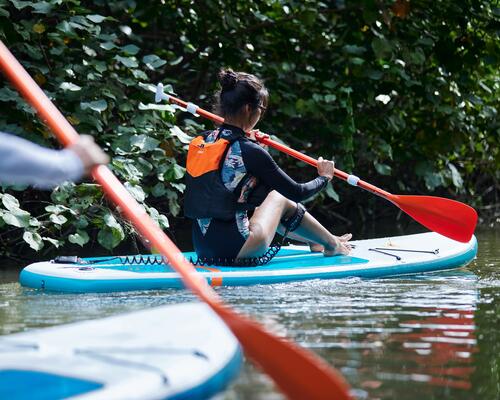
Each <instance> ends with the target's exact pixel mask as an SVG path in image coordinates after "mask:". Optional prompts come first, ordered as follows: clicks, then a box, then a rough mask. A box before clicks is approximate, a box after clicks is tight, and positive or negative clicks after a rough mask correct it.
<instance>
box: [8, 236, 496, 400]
mask: <svg viewBox="0 0 500 400" xmlns="http://www.w3.org/2000/svg"><path fill="white" fill-rule="evenodd" d="M477 237H478V240H479V254H478V258H477V260H475V261H474V262H473V263H472V264H471V265H470V266H469V267H468V268H465V269H461V270H457V271H451V272H446V273H437V274H430V275H421V276H416V277H411V278H408V277H405V278H402V279H378V280H360V279H343V280H332V281H320V280H314V281H306V282H300V283H288V284H277V285H259V286H251V287H230V288H218V289H217V291H218V292H219V294H220V295H221V296H222V297H223V298H224V300H225V301H226V302H228V303H229V304H231V305H233V306H234V307H235V308H237V309H238V310H241V311H243V312H245V313H248V314H250V315H252V316H254V317H255V318H256V319H258V320H259V321H261V322H262V323H264V324H265V325H266V326H267V327H268V328H269V329H270V330H272V331H274V332H276V333H277V334H280V335H287V336H288V337H290V338H293V339H294V340H296V341H297V342H298V343H300V344H301V345H303V346H305V347H307V348H309V349H311V350H313V351H315V352H317V353H318V354H319V355H320V356H321V357H323V358H324V359H325V360H327V361H328V362H329V363H331V364H332V365H334V366H335V367H336V368H338V369H339V370H340V371H341V372H342V374H343V375H344V376H345V377H346V378H347V380H348V381H349V382H350V384H351V385H352V387H353V388H354V393H355V395H356V396H357V397H358V398H359V399H400V400H413V399H415V400H416V399H422V398H425V399H459V400H460V399H498V398H500V377H499V374H500V368H499V364H500V345H499V335H498V332H497V331H498V327H499V326H500V301H499V300H500V272H499V271H500V232H499V231H498V230H484V231H481V230H480V231H479V232H478V233H477ZM193 299H194V298H193V296H192V295H190V294H189V293H188V292H186V291H179V290H163V291H147V292H126V293H111V294H79V295H73V294H52V293H44V292H40V291H36V290H31V289H26V288H21V287H20V286H19V284H18V283H17V271H16V270H12V269H7V270H2V269H0V334H8V333H13V332H19V331H25V330H28V329H32V328H37V327H46V326H53V325H59V324H63V323H67V322H73V321H80V320H86V319H92V318H100V317H104V316H108V315H113V314H117V313H121V312H125V311H132V310H139V309H144V308H149V307H154V306H159V305H162V304H166V303H179V302H185V301H191V300H193ZM172 329H175V327H172ZM200 334H202V332H200ZM220 398H221V399H280V398H282V396H281V395H280V394H279V392H277V391H276V389H275V388H274V387H273V385H272V383H271V382H270V380H269V379H268V378H267V377H265V376H264V375H263V374H261V373H260V372H258V371H257V370H256V369H255V368H254V367H253V366H251V365H250V364H249V363H246V364H245V366H244V368H243V371H242V374H241V375H240V377H239V378H238V380H237V381H236V382H235V383H234V384H233V385H231V387H230V388H229V389H228V391H226V393H224V394H223V395H221V396H220Z"/></svg>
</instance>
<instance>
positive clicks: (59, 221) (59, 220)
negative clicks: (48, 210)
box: [49, 214, 68, 225]
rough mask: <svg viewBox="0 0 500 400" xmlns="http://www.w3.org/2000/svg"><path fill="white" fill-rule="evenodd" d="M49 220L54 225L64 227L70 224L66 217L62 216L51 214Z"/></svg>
mask: <svg viewBox="0 0 500 400" xmlns="http://www.w3.org/2000/svg"><path fill="white" fill-rule="evenodd" d="M49 219H50V221H51V222H52V223H53V224H56V225H64V224H65V223H66V222H68V219H67V218H66V217H65V216H64V215H60V214H50V217H49Z"/></svg>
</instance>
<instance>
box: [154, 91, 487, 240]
mask: <svg viewBox="0 0 500 400" xmlns="http://www.w3.org/2000/svg"><path fill="white" fill-rule="evenodd" d="M155 100H156V102H157V103H158V102H160V101H162V100H167V101H168V102H170V103H173V104H177V105H178V106H180V107H182V108H184V109H186V111H188V112H190V113H192V114H193V115H196V116H198V115H201V116H202V117H205V118H207V119H210V120H211V121H213V122H215V123H216V124H222V123H223V122H224V119H223V118H222V117H220V116H218V115H215V114H213V113H211V112H208V111H205V110H203V109H201V108H200V107H198V106H197V105H195V104H193V103H187V102H185V101H182V100H180V99H177V98H175V97H173V96H171V95H169V94H167V93H164V91H163V85H162V84H161V83H159V84H158V85H157V87H156V95H155ZM256 139H257V140H258V141H259V142H261V143H263V144H265V145H267V146H270V147H273V148H274V149H276V150H279V151H282V152H283V153H286V154H288V155H290V156H292V157H295V158H297V159H299V160H301V161H304V162H305V163H307V164H310V165H313V166H315V167H316V166H317V160H316V159H314V158H312V157H309V156H307V155H305V154H303V153H300V152H298V151H297V150H294V149H291V148H290V147H288V146H285V145H283V144H281V143H278V142H276V141H274V140H272V139H270V138H269V135H265V134H256ZM335 176H336V177H337V178H340V179H343V180H344V181H346V182H347V183H349V184H350V185H353V186H357V187H360V188H361V189H365V190H367V191H369V192H371V193H373V194H376V195H377V196H380V197H382V198H384V199H386V200H389V201H390V202H391V203H393V204H395V205H396V206H398V207H399V208H400V209H401V210H402V211H404V212H405V213H406V214H408V215H409V216H410V217H412V218H413V219H414V220H415V221H417V222H419V223H421V224H422V225H423V226H425V227H426V228H428V229H430V230H431V231H434V232H437V233H440V234H441V235H443V236H446V237H449V238H450V239H454V240H457V241H459V242H464V243H466V242H468V241H469V240H470V239H471V237H472V235H473V234H474V230H475V229H476V224H477V213H476V210H474V209H473V208H472V207H470V206H468V205H467V204H464V203H460V202H459V201H456V200H451V199H446V198H443V197H434V196H416V195H397V194H392V193H389V192H386V191H385V190H382V189H380V188H378V187H376V186H374V185H372V184H370V183H368V182H365V181H363V180H361V179H360V178H358V177H357V176H355V175H350V174H346V173H345V172H342V171H340V170H339V169H337V168H335Z"/></svg>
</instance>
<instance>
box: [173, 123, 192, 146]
mask: <svg viewBox="0 0 500 400" xmlns="http://www.w3.org/2000/svg"><path fill="white" fill-rule="evenodd" d="M170 133H171V134H172V136H175V137H176V138H177V139H179V141H180V142H181V143H184V144H188V143H190V142H191V140H193V138H192V137H191V136H189V135H187V134H186V133H184V132H183V131H182V130H181V128H179V127H178V126H177V125H174V126H173V127H172V128H170Z"/></svg>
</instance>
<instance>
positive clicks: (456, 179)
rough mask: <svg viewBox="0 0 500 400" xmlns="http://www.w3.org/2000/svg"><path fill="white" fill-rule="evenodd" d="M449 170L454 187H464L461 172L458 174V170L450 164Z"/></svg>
mask: <svg viewBox="0 0 500 400" xmlns="http://www.w3.org/2000/svg"><path fill="white" fill-rule="evenodd" d="M448 168H449V169H450V171H451V180H452V182H453V185H454V186H455V187H456V188H461V187H463V185H464V181H463V179H462V176H461V175H460V172H458V170H457V168H456V167H455V166H454V165H453V164H452V163H448Z"/></svg>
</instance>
